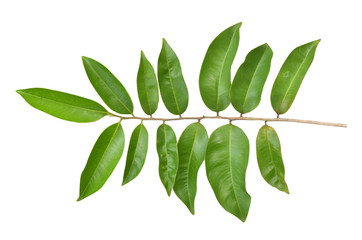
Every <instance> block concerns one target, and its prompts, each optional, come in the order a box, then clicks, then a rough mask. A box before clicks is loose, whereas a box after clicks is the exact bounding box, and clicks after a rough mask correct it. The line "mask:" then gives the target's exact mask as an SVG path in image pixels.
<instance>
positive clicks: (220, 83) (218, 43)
mask: <svg viewBox="0 0 362 240" xmlns="http://www.w3.org/2000/svg"><path fill="white" fill-rule="evenodd" d="M240 26H241V23H237V24H235V25H233V26H231V27H229V28H227V29H226V30H224V31H223V32H222V33H220V34H219V35H218V36H217V37H216V38H215V39H214V40H213V41H212V43H211V44H210V46H209V48H208V49H207V52H206V55H205V58H204V61H203V63H202V66H201V71H200V77H199V88H200V93H201V97H202V100H203V101H204V103H205V105H206V106H207V107H208V108H209V109H210V110H212V111H214V112H219V111H222V110H224V109H226V108H227V107H228V106H229V104H230V98H229V91H230V85H231V73H230V72H231V65H232V63H233V61H234V58H235V55H236V51H237V49H238V45H239V29H240Z"/></svg>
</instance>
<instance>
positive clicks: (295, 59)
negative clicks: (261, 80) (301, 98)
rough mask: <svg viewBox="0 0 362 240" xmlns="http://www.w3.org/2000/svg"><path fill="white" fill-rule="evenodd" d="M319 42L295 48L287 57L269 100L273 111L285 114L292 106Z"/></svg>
mask: <svg viewBox="0 0 362 240" xmlns="http://www.w3.org/2000/svg"><path fill="white" fill-rule="evenodd" d="M319 42H320V40H317V41H313V42H310V43H307V44H304V45H302V46H299V47H297V48H295V49H294V50H293V51H292V52H291V53H290V54H289V56H288V57H287V59H286V60H285V62H284V63H283V66H282V67H281V69H280V71H279V73H278V76H277V78H276V79H275V82H274V85H273V88H272V92H271V96H270V100H271V104H272V106H273V109H274V111H275V112H276V113H277V114H278V115H279V114H283V113H286V112H287V111H288V109H289V108H290V106H291V105H292V103H293V101H294V98H295V96H296V95H297V92H298V90H299V87H300V85H301V84H302V81H303V78H304V76H305V74H306V73H307V71H308V69H309V67H310V65H311V64H312V62H313V58H314V54H315V51H316V49H317V46H318V43H319Z"/></svg>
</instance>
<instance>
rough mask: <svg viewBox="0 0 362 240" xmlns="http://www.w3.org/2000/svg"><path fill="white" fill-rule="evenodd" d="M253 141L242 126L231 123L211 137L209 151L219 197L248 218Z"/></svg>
mask: <svg viewBox="0 0 362 240" xmlns="http://www.w3.org/2000/svg"><path fill="white" fill-rule="evenodd" d="M248 159H249V140H248V138H247V136H246V135H245V133H244V132H243V131H242V130H241V129H240V128H238V127H236V126H234V125H231V124H227V125H224V126H221V127H219V128H218V129H216V130H215V131H214V132H213V133H212V134H211V136H210V139H209V142H208V145H207V150H206V158H205V164H206V174H207V178H208V180H209V182H210V185H211V187H212V189H213V190H214V193H215V196H216V198H217V200H218V201H219V203H220V204H221V206H222V207H223V208H224V209H225V210H226V211H228V212H230V213H232V214H233V215H235V216H236V217H238V218H239V219H240V220H241V221H243V222H244V221H245V220H246V217H247V215H248V212H249V207H250V201H251V197H250V195H249V194H248V193H247V192H246V189H245V173H246V167H247V165H248Z"/></svg>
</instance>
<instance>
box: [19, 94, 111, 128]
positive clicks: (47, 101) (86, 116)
mask: <svg viewBox="0 0 362 240" xmlns="http://www.w3.org/2000/svg"><path fill="white" fill-rule="evenodd" d="M16 92H17V93H19V94H20V95H21V96H22V97H23V98H24V99H25V101H27V102H28V103H29V104H30V105H31V106H32V107H34V108H36V109H38V110H40V111H43V112H45V113H48V114H50V115H52V116H54V117H57V118H60V119H63V120H68V121H72V122H94V121H97V120H98V119H100V118H102V117H104V116H105V115H107V114H108V112H107V110H106V109H104V107H102V106H101V105H100V104H99V103H97V102H95V101H93V100H90V99H87V98H83V97H79V96H76V95H72V94H69V93H64V92H59V91H55V90H50V89H45V88H28V89H22V90H17V91H16Z"/></svg>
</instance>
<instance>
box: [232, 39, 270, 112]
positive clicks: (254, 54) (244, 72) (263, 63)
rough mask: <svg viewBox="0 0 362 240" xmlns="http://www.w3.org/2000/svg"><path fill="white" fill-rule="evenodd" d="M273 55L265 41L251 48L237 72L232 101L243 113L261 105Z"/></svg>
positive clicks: (233, 84)
mask: <svg viewBox="0 0 362 240" xmlns="http://www.w3.org/2000/svg"><path fill="white" fill-rule="evenodd" d="M272 56H273V51H272V50H271V48H270V47H269V45H268V44H266V43H265V44H264V45H261V46H259V47H257V48H255V49H253V50H251V51H250V52H249V53H248V55H247V56H246V58H245V61H244V63H243V64H241V66H240V67H239V69H238V71H237V72H236V75H235V78H234V81H233V83H232V85H231V89H230V101H231V104H232V105H233V106H234V108H235V109H236V110H237V111H238V112H240V113H241V114H243V113H247V112H250V111H252V110H254V109H255V108H256V107H257V106H258V105H259V103H260V99H261V93H262V91H263V88H264V84H265V81H266V79H267V77H268V74H269V70H270V63H271V60H272Z"/></svg>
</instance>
